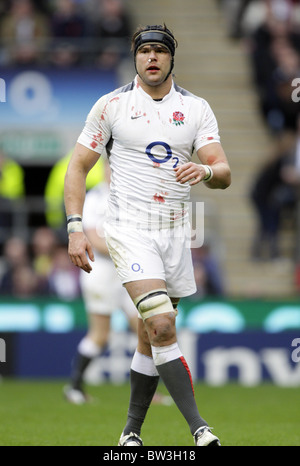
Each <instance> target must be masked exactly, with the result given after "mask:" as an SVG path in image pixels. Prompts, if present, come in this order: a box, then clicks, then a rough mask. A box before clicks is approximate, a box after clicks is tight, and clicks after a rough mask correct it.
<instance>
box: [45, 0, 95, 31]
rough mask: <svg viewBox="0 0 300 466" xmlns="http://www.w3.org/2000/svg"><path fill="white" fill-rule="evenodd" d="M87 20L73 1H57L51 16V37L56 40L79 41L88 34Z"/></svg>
mask: <svg viewBox="0 0 300 466" xmlns="http://www.w3.org/2000/svg"><path fill="white" fill-rule="evenodd" d="M87 26H88V25H87V19H86V18H85V15H84V14H82V13H81V12H80V10H79V8H78V6H77V5H76V3H75V2H74V0H59V1H57V2H56V9H55V11H54V14H53V16H52V35H53V36H54V37H58V38H69V39H79V38H81V37H85V36H86V34H87V33H88V29H87Z"/></svg>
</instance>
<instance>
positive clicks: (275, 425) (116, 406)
mask: <svg viewBox="0 0 300 466" xmlns="http://www.w3.org/2000/svg"><path fill="white" fill-rule="evenodd" d="M64 383H65V382H64V381H17V380H11V379H5V380H4V381H2V383H0V446H75V445H77V446H115V445H116V444H117V442H118V439H119V436H120V433H121V431H122V428H123V427H124V423H125V418H126V413H127V408H128V399H129V385H128V384H124V385H119V386H118V385H110V384H104V385H101V386H98V387H89V393H90V394H91V395H92V396H93V397H94V401H93V402H92V403H90V404H88V405H85V406H73V405H69V404H68V403H66V402H65V401H64V400H63V396H62V387H63V385H64ZM160 390H161V391H162V392H163V393H166V392H165V389H164V387H163V386H161V387H160ZM195 396H196V399H197V403H198V406H199V410H200V413H201V415H202V416H203V417H204V418H205V419H206V420H207V421H208V423H209V424H210V425H211V426H213V427H214V432H215V433H216V435H218V436H219V437H220V440H221V442H222V445H223V446H299V445H300V432H299V425H300V410H299V389H298V388H295V389H293V388H280V387H275V386H273V385H261V386H258V387H255V388H245V387H241V386H239V385H234V384H232V385H226V386H224V387H209V386H205V385H201V384H196V385H195ZM142 438H143V441H144V444H145V446H149V447H150V446H190V447H192V446H193V441H192V437H191V435H190V433H189V429H188V426H187V424H186V422H185V420H184V419H183V417H182V416H181V414H180V413H179V412H178V410H177V408H176V407H175V405H172V406H161V405H151V407H150V410H149V412H148V415H147V419H146V421H145V424H144V426H143V430H142Z"/></svg>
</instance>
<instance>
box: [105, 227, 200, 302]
mask: <svg viewBox="0 0 300 466" xmlns="http://www.w3.org/2000/svg"><path fill="white" fill-rule="evenodd" d="M104 231H105V235H106V243H107V246H108V249H109V252H110V255H111V258H112V260H113V262H114V263H115V266H116V269H117V273H118V275H119V277H120V280H121V282H122V283H123V284H125V283H128V282H132V281H136V280H146V279H154V278H156V279H161V280H164V281H165V282H166V287H167V291H168V294H169V296H170V297H171V298H183V297H185V296H190V295H192V294H194V293H195V292H196V290H197V288H196V284H195V278H194V269H193V262H192V255H191V249H190V234H191V229H190V224H189V223H186V224H185V225H179V226H176V227H174V228H173V229H161V230H146V229H134V228H132V229H129V228H125V227H121V226H119V225H118V226H115V225H111V224H107V223H105V225H104Z"/></svg>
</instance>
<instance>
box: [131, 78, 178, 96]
mask: <svg viewBox="0 0 300 466" xmlns="http://www.w3.org/2000/svg"><path fill="white" fill-rule="evenodd" d="M137 79H138V83H139V85H140V86H141V88H142V89H143V91H145V92H146V93H147V94H149V95H150V97H152V99H153V100H162V99H163V98H164V97H165V96H166V95H167V94H169V92H170V90H171V87H172V76H171V75H170V76H169V77H168V79H167V80H166V81H164V82H163V83H161V84H159V85H158V86H149V85H148V84H146V83H145V82H144V81H143V80H142V79H141V78H140V77H139V76H138V77H137Z"/></svg>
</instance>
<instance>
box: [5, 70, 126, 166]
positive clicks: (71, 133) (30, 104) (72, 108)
mask: <svg viewBox="0 0 300 466" xmlns="http://www.w3.org/2000/svg"><path fill="white" fill-rule="evenodd" d="M0 78H1V84H2V85H1V90H2V91H1V102H0V146H1V147H2V148H3V149H4V150H5V152H6V153H7V154H8V155H9V156H11V157H14V158H16V159H19V160H20V159H21V160H23V161H24V160H26V159H36V158H39V159H41V158H42V159H43V158H48V159H53V158H54V159H55V158H57V157H59V156H62V155H64V154H65V153H66V152H67V151H68V150H69V149H70V147H72V145H73V144H74V142H75V138H77V136H78V133H79V131H81V129H82V127H83V125H84V122H85V119H86V117H87V114H88V112H89V111H90V109H91V107H92V106H93V104H94V103H95V102H96V101H97V100H98V99H99V98H100V97H101V96H102V95H103V94H106V93H108V92H110V91H112V90H114V89H115V88H116V87H118V76H117V73H115V72H114V71H103V70H99V69H74V70H61V69H5V70H1V72H0Z"/></svg>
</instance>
